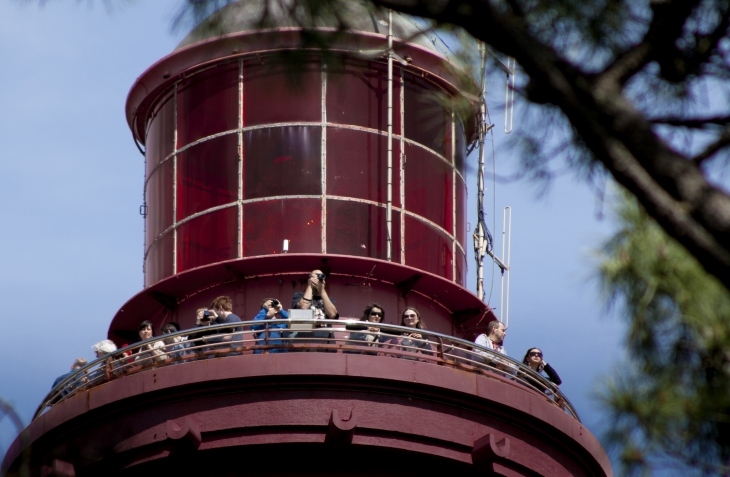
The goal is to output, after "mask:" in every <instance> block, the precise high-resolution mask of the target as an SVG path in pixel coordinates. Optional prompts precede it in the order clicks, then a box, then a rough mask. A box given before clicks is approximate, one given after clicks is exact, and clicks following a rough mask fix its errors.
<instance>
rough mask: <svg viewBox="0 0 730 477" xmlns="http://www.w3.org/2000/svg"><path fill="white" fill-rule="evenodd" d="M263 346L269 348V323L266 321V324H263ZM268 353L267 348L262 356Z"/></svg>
mask: <svg viewBox="0 0 730 477" xmlns="http://www.w3.org/2000/svg"><path fill="white" fill-rule="evenodd" d="M264 345H265V346H269V321H268V320H266V322H265V323H264ZM268 353H269V349H268V348H266V349H264V354H268Z"/></svg>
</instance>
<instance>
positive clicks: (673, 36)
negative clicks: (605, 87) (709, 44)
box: [602, 0, 700, 85]
mask: <svg viewBox="0 0 730 477" xmlns="http://www.w3.org/2000/svg"><path fill="white" fill-rule="evenodd" d="M699 3H700V2H699V0H693V1H686V0H670V1H666V2H654V3H652V5H651V9H652V12H653V14H654V15H653V17H652V20H651V23H650V24H649V29H648V30H647V33H646V35H645V36H644V38H643V40H642V41H641V42H640V43H638V44H636V45H634V46H632V47H631V48H629V49H628V50H627V51H626V52H624V53H623V54H621V55H619V56H618V57H617V58H616V59H615V60H614V61H613V63H611V64H610V65H609V66H608V67H606V68H605V69H604V71H603V73H602V75H603V76H604V77H605V78H607V79H610V81H612V82H615V83H617V84H621V85H623V84H625V83H626V81H628V79H629V78H631V77H632V76H634V75H635V74H636V73H637V72H639V71H641V70H642V69H643V68H644V66H646V65H647V64H648V63H650V62H651V61H653V60H656V59H660V58H662V57H663V56H664V55H665V52H666V50H667V45H672V48H673V47H674V46H673V45H674V43H675V41H676V40H677V39H678V38H679V37H680V36H681V35H682V28H683V26H684V24H685V22H686V20H687V17H689V15H690V14H691V13H692V10H693V9H694V8H695V7H696V6H697V4H699Z"/></svg>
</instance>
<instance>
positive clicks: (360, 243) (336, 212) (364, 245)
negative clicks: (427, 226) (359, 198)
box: [327, 199, 400, 262]
mask: <svg viewBox="0 0 730 477" xmlns="http://www.w3.org/2000/svg"><path fill="white" fill-rule="evenodd" d="M392 241H393V242H392V251H391V253H392V255H391V257H392V260H393V261H394V262H400V214H399V213H398V212H396V211H393V213H392ZM387 246H388V233H387V221H386V210H385V207H379V206H376V205H372V204H364V203H362V202H352V201H345V200H336V199H328V200H327V253H335V254H342V255H355V256H359V257H371V258H379V259H382V260H386V259H387V257H388V254H387Z"/></svg>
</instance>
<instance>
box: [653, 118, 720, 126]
mask: <svg viewBox="0 0 730 477" xmlns="http://www.w3.org/2000/svg"><path fill="white" fill-rule="evenodd" d="M649 122H651V123H654V124H666V125H667V126H677V127H684V128H692V129H704V128H706V127H708V126H725V125H727V124H730V116H710V117H706V118H685V117H683V116H666V117H660V118H652V119H649Z"/></svg>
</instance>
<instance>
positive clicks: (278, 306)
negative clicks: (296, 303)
mask: <svg viewBox="0 0 730 477" xmlns="http://www.w3.org/2000/svg"><path fill="white" fill-rule="evenodd" d="M283 309H284V307H283V306H282V304H281V302H279V304H278V305H276V312H277V313H281V310H283Z"/></svg>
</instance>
